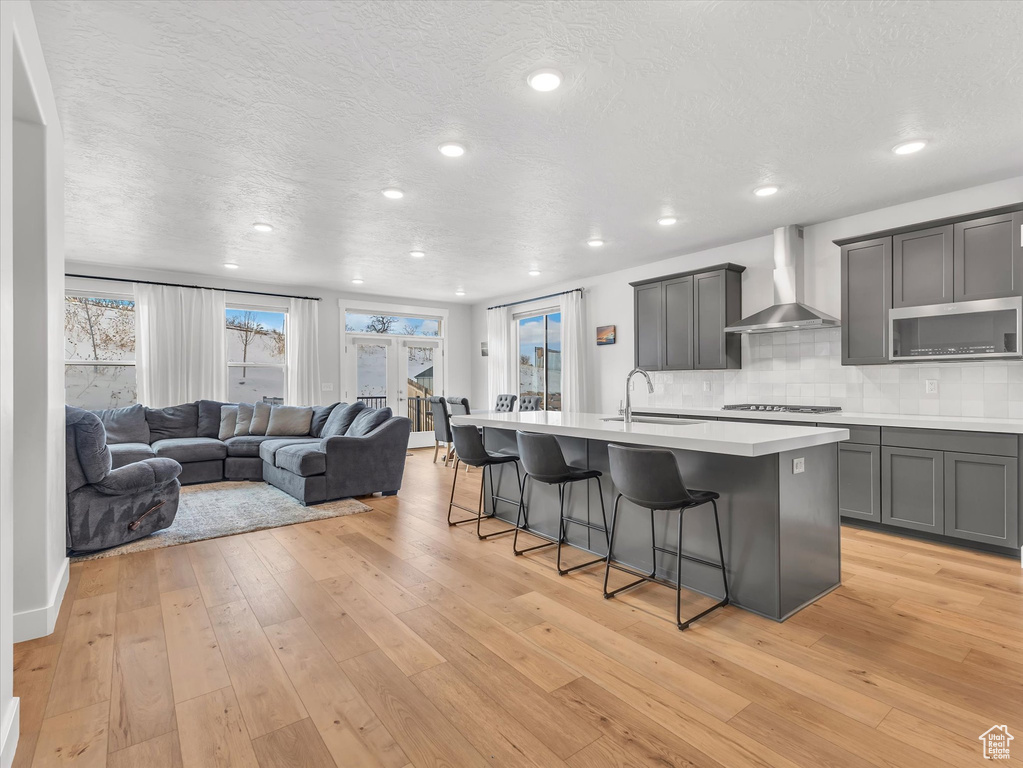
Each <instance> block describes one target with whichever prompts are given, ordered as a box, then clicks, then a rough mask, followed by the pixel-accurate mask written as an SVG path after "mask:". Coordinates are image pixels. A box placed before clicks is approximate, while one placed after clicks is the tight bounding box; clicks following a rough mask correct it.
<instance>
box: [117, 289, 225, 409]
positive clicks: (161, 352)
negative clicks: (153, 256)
mask: <svg viewBox="0 0 1023 768" xmlns="http://www.w3.org/2000/svg"><path fill="white" fill-rule="evenodd" d="M134 287H135V359H136V362H135V372H136V376H137V379H138V400H139V402H140V403H142V404H143V405H147V406H149V407H151V408H164V407H166V406H168V405H178V404H180V403H189V402H192V401H193V400H200V399H208V400H227V333H226V331H225V322H226V320H225V315H224V313H225V310H226V307H225V304H224V296H225V294H224V291H214V290H210V289H207V288H178V287H175V286H170V285H147V284H145V283H135V286H134Z"/></svg>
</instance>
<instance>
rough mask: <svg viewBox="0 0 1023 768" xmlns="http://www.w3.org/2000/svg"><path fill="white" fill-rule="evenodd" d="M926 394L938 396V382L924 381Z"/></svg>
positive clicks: (933, 380)
mask: <svg viewBox="0 0 1023 768" xmlns="http://www.w3.org/2000/svg"><path fill="white" fill-rule="evenodd" d="M924 392H926V393H927V394H928V395H936V394H938V380H937V379H924Z"/></svg>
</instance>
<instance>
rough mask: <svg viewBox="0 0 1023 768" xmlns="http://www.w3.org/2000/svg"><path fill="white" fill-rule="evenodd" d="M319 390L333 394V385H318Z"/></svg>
mask: <svg viewBox="0 0 1023 768" xmlns="http://www.w3.org/2000/svg"><path fill="white" fill-rule="evenodd" d="M320 389H321V390H322V391H324V392H333V391H334V385H333V383H328V384H321V385H320Z"/></svg>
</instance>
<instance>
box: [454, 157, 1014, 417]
mask: <svg viewBox="0 0 1023 768" xmlns="http://www.w3.org/2000/svg"><path fill="white" fill-rule="evenodd" d="M1021 200H1023V177H1016V178H1012V179H1007V180H1004V181H999V182H995V183H992V184H985V185H983V186H979V187H972V188H969V189H964V190H960V191H958V192H951V193H948V194H945V195H939V196H936V197H931V198H927V199H924V200H917V201H913V202H909V203H904V204H902V205H897V206H892V207H889V208H882V209H879V210H876V211H870V212H867V213H862V214H858V215H856V216H848V217H845V218H842V219H836V220H834V221H827V222H822V223H819V224H812V225H808V226H806V227H805V228H804V233H803V236H804V245H805V252H806V275H805V280H806V294H805V300H806V302H807V303H808V304H811V305H812V306H815V307H817V308H818V309H820V310H823V311H824V312H827V313H829V314H831V315H834V316H835V317H839V316H840V315H841V297H840V286H841V279H840V274H839V269H840V249H839V247H838V246H837V245H835V244H834V243H833V242H832V241H833V240H836V239H841V238H845V237H853V236H856V235H861V234H867V233H869V232H875V231H878V230H882V229H888V228H891V227H897V226H902V225H906V224H912V223H914V222H924V221H928V220H931V219H937V218H942V217H944V216H953V215H957V214H962V213H969V212H971V211H980V210H984V209H987V208H995V207H998V206H1001V205H1008V204H1011V203H1017V202H1020V201H1021ZM800 223H801V222H787V221H779V222H778V225H779V226H781V225H784V224H800ZM622 259H623V261H625V260H626V259H627V256H626V255H623V257H622ZM724 262H732V263H735V264H741V265H743V266H745V267H746V271H745V272H744V273H743V275H742V304H743V314H744V315H747V314H751V313H753V312H755V311H757V310H760V309H763V308H764V307H766V306H768V305H770V304H771V303H772V302H773V300H774V296H773V287H772V271H773V269H774V259H773V239H772V237H771V236H770V233H765V234H764V237H760V238H756V239H754V240H745V241H742V242H738V243H732V244H730V245H725V246H721V247H718V248H712V249H710V250H706V251H698V252H696V253H688V254H682V255H679V256H676V257H673V258H670V259H665V260H663V261H658V262H655V263H653V264H645V265H643V266H638V267H629V268H625V269H622V270H619V271H616V272H611V273H607V274H603V275H597V276H594V277H588V278H583V279H581V280H572V281H568V282H562V283H554V284H551V283H541V282H538V283H537V284H536V287H535V289H534V290H532V291H530V292H528V293H520V294H513V295H506V296H500V297H497V298H494V299H492V300H490V301H487V302H485V303H481V304H476V305H474V306H473V308H472V350H471V365H472V393H473V398H474V401H475V402H477V403H482V402H483V401H484V400H485V399H486V396H487V367H486V358H484V357H482V355H481V354H480V342H482V341H485V340H486V334H487V324H486V308H487V306H492V305H495V304H503V303H505V302H510V301H517V300H521V299H527V298H530V297H532V296H539V295H542V294H547V293H552V292H554V291H562V290H568V289H571V288H577V287H582V288H584V289H585V293H584V297H585V298H584V305H585V311H586V315H587V317H586V324H587V337H588V339H589V340H588V342H587V347H586V357H585V360H584V366H583V370H584V372H585V373H586V375H587V376H588V378H589V387H588V389H589V395H590V396H589V403H588V408H589V409H590V410H594V411H600V412H611V411H614V410H616V409H617V408H618V406H619V402H620V401H621V399H622V398H623V397H624V396H625V389H624V382H625V375H626V374H627V373H628V372H629V370H631V368H632V366H633V297H632V290H633V289H632V287H631V286H630V285H629V283H630V282H632V281H636V280H642V279H645V278H650V277H658V276H660V275H666V274H671V273H673V272H684V271H686V270H690V269H698V268H701V267H705V266H710V265H713V264H721V263H724ZM599 325H616V326H617V339H618V341H617V343H616V344H614V345H613V346H606V347H597V346H596V342H595V341H594V339H595V335H596V328H597V326H599ZM797 333H798V334H800V335H805V334H806V333H809V332H797ZM788 336H789V334H785V335H783V336H782V337H781V340H785V341H786V342H789V341H791V342H792V343H794V344H796V345H797V346H800V342H799V340H798V339H794V338H786V337H788ZM804 340H806V341H809V339H804ZM830 340H831V337H830V336H829V337H827V338H826V339H825V338H822V339H821V341H822V343H823V342H829V341H830ZM787 351H788V350H787V348H786V352H787ZM803 351H804V348H803V347H802V346H800V352H799V354H800V355H801V353H802V352H803ZM805 351H807V352H808V353H809V350H805ZM748 352H749V342H748V341H746V342H745V346H744V358H743V361H744V371H742V372H727V373H726V372H720V371H713V372H696V371H693V372H688V371H687V372H669V373H661V374H658V375H657V376H656V377H655V379H656V382H655V387H656V390H657V391H655V393H654V395H652V396H648V395H647V394H646V391H645V388H643V387H637V388H636V390H635V391H634V398H635V402H636V403H637V404H644V403H648V404H657V405H675V406H681V405H685V404H688V405H696V404H698V403H700V404H705V405H712V406H716V405H720V404H721V403H722V402H724V401H726V386H727V385H728V383H731V384H733V388H732V389H731V390H730V391H729V392H728V395H729V398H728V399H727V402H735V401H736V400H738V399H745V398H746V397H749V396H750V395H751V390H750V389H749V388H748V385H749V384H757V385H759V384H760V383H761V382H759V381H758V382H749V381H748V380H744V379H743V378H742V377H743V376H748V373H749V372H748V371H746V370H745V367H746V365H747V363H748V361H750V360H751V356H750V355H749V354H748ZM818 352H821V353H823V354H824V355H825V356H834V355H835V354H837V351H836V350H833V349H831V348H830V347H829V348H828V350H827V351H824V350H819V349H816V348H815V349H814V350H813V352H812V353H810V356H811V357H816V356H817V355H818ZM786 357H787V355H786ZM801 365H802V363H801V361H797V364H796V368H795V370H796V373H795V374H791V373H789V372H788V371H785V377H784V378H783V379H782V380H781V381H779V382H774V381H770V382H764V383H769V384H772V388H771V389H770V390H768V391H769V392H770V396H768V395H767V394H766V393H765V392H764V391H762V390H761V388H760V387H759V386H758V387H757V388H755V389H753V390H752V392H755V393H756V399H758V400H761V401H764V400H768V399H778V400H779V401H780V402H786V401H787V400H788V399H790V398H800V397H803V398H806V399H810V400H814V399H815V400H816V401H817V402H820V400H821V396H819V395H817V394H816V392H814V393H813V394H810V393H809V392H808V391H807V390H805V389H802V388H800V389H798V390H797V393H793V390H791V389H790V388H789V386H788V385H789V384H792V383H793V382H791V381H789V379H790V378H792V376H793V375H794V376H796V377H799V376H800V374H799V373H798V371H799V369H800V366H801ZM828 365H829V366H830V365H831V361H830V360H829V361H828ZM1016 365H1017V366H1018V364H1016ZM939 367H940V368H941V369H942V371H943V372H945V375H946V376H947V377H954V374H952V373H951V371H953V370H958V369H959V368H960V367H961V366H949V365H948V364H945V365H943V366H939ZM985 367H987V366H985ZM992 367H993V368H997V367H999V366H992ZM903 368H905V369H907V372H906V373H899V372H898V369H903ZM1001 368H1002V369H1004V368H1005V364H1003V365H1002V366H1001ZM882 370H888V372H887V373H882ZM919 370H920V369H919V368H914V367H910V366H880V367H873V368H871V367H868V366H864V367H860V368H852V369H847V370H846V371H843V372H842V375H843V376H852V377H858V383H859V384H862V389H861V390H859V392H860V394H859V395H858V399H859V402H858V403H857V402H856V401H855V399H854V401H853V402H851V403H845V404H844V405H845V407H847V409H848V410H868V409H869V410H888V411H890V412H900V411H902V410H903V408H908V409H910V411H909V412H912V410H911V409H912V404H911V403H912V401H915V399H916V398H915V397H914V396H913V389H912V387H913V385H914V383H915V382H916V380H917V376H918V374H919ZM970 375H971V376H972V375H974V374H970ZM882 377H883V378H884V381H882V380H881V379H882ZM991 377H992V379H1000V380H1001V381H1002V382H1003V383H1004V381H1005V380H1004V379H1002V374H1001V373H997V372H995V373H992V374H991ZM771 378H774V377H773V374H772V377H771ZM804 378H806V377H805V376H804ZM704 381H707V382H710V385H711V392H710V393H704V391H703V382H704ZM776 383H778V384H783V385H785V386H784V387H783V388H782V390H783V391H782V392H779V393H777V394H776V389H775V387H774V386H773V385H774V384H776ZM808 383H811V384H812V383H815V382H814V381H813V378H812V377H810V380H809V382H808ZM818 383H819V382H818ZM840 383H841V384H846V381H845V379H844V378H843V380H842V382H840ZM838 384H839V382H837V381H836V389H835V391H836V392H840V391H842V392H843V394H842V395H841V397H847V396H848V395H847V394H845V393H847V392H849V390H848V389H845V390H844V391H843V390H840V389H838V388H837V385H838ZM853 384H854V386H855V384H856V382H853ZM892 386H894V390H893V389H891V387H892ZM921 386H922V385H921ZM943 389H947V393H948V394H947V396H946V395H945V394H943V393H939V396H938V397H937V398H935V404H934V405H933V406H925V409H924V410H920V411H917V412H922V413H926V412H929V410H928V408H931V407H933V408H934V409H935V410H934V412H935V413H937V412H938V410H937V409H940V408H941V407H942V406H941V403H942V402H943V401H947V402H948V403H949V404H948V405H947V406H946V410H945V412H947V413H949V414H950V415H952V414H954V413H955V405H954V404H952V402H953V400H955V399H956V398H957V397H958V398H959V399H960V400H962V396H963V395H964V394H970V395H975V394H976V390H972V391H970V392H962V393H960V390H958V389H957V388H956V387H955V386H954V385H950V386H948V387H947V388H944V387H943ZM967 389H968V388H967ZM852 391H853V392H854V393H855V392H857V390H855V389H854V390H852ZM830 392H831V391H830V390H829V393H828V395H826V396H825V397H830ZM1000 392H1001V389H1000V388H994V389H989V390H988V394H987V396H985V397H984V398H983V399H982V400H981V404H980V405H979V406H978V405H973V406H969V405H966V404H965V402H963V405H962V406H961V407H960V412H961V413H962V414H963V415H982V414H983V413H984V412H989V413H992V414H993V415H994V414H999V415H1007V411H1006V412H1002V411H1000V410H999V409H997V408H994V407H989V406H988V405H987V401H992V402H993V401H994V400H995V399H997V398H998V397H999V395H1000ZM957 393H960V394H957ZM837 397H839V396H838V395H836V398H837ZM893 398H894V405H893ZM1021 398H1023V396H1021ZM793 402H798V400H793ZM838 404H842V403H838ZM857 405H858V407H857ZM1021 409H1023V406H1021ZM1021 412H1023V411H1021Z"/></svg>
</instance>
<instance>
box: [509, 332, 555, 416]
mask: <svg viewBox="0 0 1023 768" xmlns="http://www.w3.org/2000/svg"><path fill="white" fill-rule="evenodd" d="M517 319H518V328H519V397H522V396H524V395H539V396H541V397H542V398H543V404H544V408H545V409H546V410H548V411H560V410H561V313H560V312H549V313H547V312H545V313H543V314H538V315H529V316H524V317H519V318H517Z"/></svg>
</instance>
